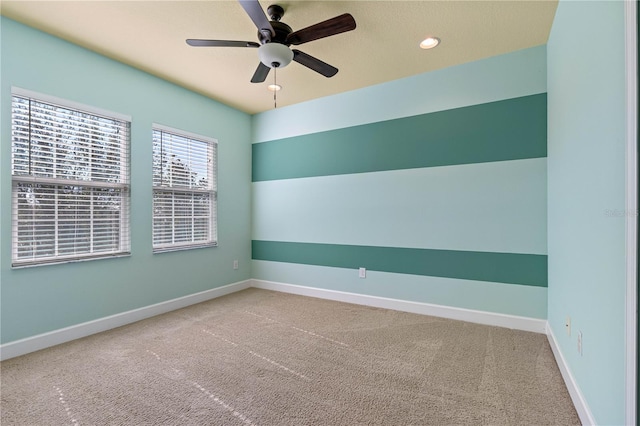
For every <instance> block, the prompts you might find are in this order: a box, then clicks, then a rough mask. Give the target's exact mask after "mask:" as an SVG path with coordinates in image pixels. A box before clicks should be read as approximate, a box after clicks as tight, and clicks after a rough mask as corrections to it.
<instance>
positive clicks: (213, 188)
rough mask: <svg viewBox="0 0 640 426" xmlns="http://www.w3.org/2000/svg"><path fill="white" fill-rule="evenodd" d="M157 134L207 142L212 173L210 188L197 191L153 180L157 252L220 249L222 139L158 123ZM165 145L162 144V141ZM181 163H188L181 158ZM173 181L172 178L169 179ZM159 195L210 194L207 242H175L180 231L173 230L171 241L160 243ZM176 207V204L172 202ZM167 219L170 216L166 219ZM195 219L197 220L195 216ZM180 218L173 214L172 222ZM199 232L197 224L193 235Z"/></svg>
mask: <svg viewBox="0 0 640 426" xmlns="http://www.w3.org/2000/svg"><path fill="white" fill-rule="evenodd" d="M155 132H160V133H161V134H162V133H165V134H170V135H173V136H177V137H179V138H185V139H189V140H191V141H195V142H198V143H205V144H207V145H208V147H209V149H210V150H211V151H210V153H209V154H210V155H211V158H210V161H208V172H207V179H208V182H209V186H208V188H206V189H205V188H194V187H185V186H172V185H171V184H170V183H169V182H168V181H167V183H163V184H160V185H158V184H157V182H156V180H155V179H154V181H153V194H152V198H153V202H152V204H153V206H152V209H153V221H152V246H153V252H154V253H162V252H167V251H176V250H189V249H197V248H203V247H216V246H217V245H218V224H217V217H218V215H217V211H218V188H217V181H218V176H217V171H218V140H217V139H215V138H212V137H209V136H203V135H200V134H196V133H192V132H188V131H185V130H180V129H176V128H173V127H169V126H165V125H162V124H157V123H154V124H153V126H152V140H153V138H155V136H154V135H155ZM161 143H162V142H161ZM152 145H153V148H152V149H153V168H154V176H155V174H156V173H157V171H156V167H157V158H156V156H157V155H158V153H157V152H156V148H155V143H154V142H152ZM180 160H183V161H184V160H185V159H184V158H181V159H180ZM161 173H162V170H161ZM169 180H171V179H169ZM161 181H162V182H164V180H163V179H161ZM158 194H164V195H172V196H175V195H176V194H183V195H187V196H189V195H191V196H194V197H195V196H196V195H197V194H208V196H209V211H208V233H207V238H206V239H197V240H194V239H193V238H192V240H191V241H175V240H176V229H175V228H174V227H173V225H172V228H171V239H172V241H171V242H162V243H160V242H157V241H156V238H157V235H156V220H157V219H160V217H162V216H156V212H157V207H158V206H157V205H156V199H157V197H156V196H157V195H158ZM172 206H174V208H175V205H174V204H173V202H172ZM163 217H165V218H166V217H167V216H163ZM191 217H192V219H193V218H195V216H194V215H192V216H191ZM175 218H176V216H175V215H173V214H172V215H171V219H172V220H175ZM194 230H195V225H193V228H192V232H193V234H195V232H194Z"/></svg>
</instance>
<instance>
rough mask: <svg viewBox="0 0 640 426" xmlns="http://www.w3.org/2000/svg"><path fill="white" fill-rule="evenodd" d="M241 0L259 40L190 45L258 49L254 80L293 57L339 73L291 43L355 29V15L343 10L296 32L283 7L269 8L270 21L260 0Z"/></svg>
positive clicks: (194, 42) (320, 70) (260, 79)
mask: <svg viewBox="0 0 640 426" xmlns="http://www.w3.org/2000/svg"><path fill="white" fill-rule="evenodd" d="M238 1H239V3H240V5H242V7H243V8H244V10H245V12H247V14H248V15H249V17H250V18H251V20H252V21H253V23H254V24H255V25H256V27H257V28H258V40H259V41H260V43H256V42H253V41H233V40H201V39H187V44H188V45H189V46H196V47H207V46H213V47H253V48H257V49H258V56H259V58H260V63H259V64H258V68H257V69H256V71H255V73H254V74H253V77H252V78H251V82H252V83H262V82H263V81H265V79H266V78H267V75H268V74H269V70H270V69H271V68H282V67H285V66H287V65H288V64H289V63H290V62H291V61H292V60H293V61H296V62H297V63H299V64H302V65H304V66H305V67H307V68H309V69H312V70H313V71H316V72H318V73H320V74H322V75H324V76H325V77H333V76H334V75H336V73H337V72H338V68H336V67H334V66H331V65H329V64H327V63H326V62H323V61H321V60H320V59H318V58H314V57H313V56H311V55H308V54H306V53H304V52H301V51H299V50H297V49H291V48H290V47H289V46H291V45H292V44H293V45H299V44H303V43H307V42H310V41H313V40H318V39H321V38H325V37H330V36H332V35H336V34H340V33H344V32H346V31H351V30H354V29H355V28H356V21H355V19H353V16H351V15H350V14H348V13H344V14H342V15H339V16H336V17H335V18H331V19H328V20H326V21H322V22H319V23H317V24H315V25H311V26H309V27H306V28H303V29H301V30H298V31H293V30H292V29H291V27H290V26H288V25H287V24H285V23H284V22H280V19H281V18H282V16H283V15H284V9H283V8H282V7H281V6H279V5H277V4H273V5H271V6H269V7H268V8H267V13H268V14H269V17H270V18H271V20H270V21H269V19H267V16H266V15H265V13H264V11H263V10H262V7H261V6H260V3H259V2H258V0H238Z"/></svg>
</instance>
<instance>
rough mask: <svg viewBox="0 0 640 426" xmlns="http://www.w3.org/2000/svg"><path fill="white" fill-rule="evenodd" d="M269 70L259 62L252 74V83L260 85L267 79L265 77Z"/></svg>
mask: <svg viewBox="0 0 640 426" xmlns="http://www.w3.org/2000/svg"><path fill="white" fill-rule="evenodd" d="M270 70H271V68H269V67H268V66H266V65H265V64H263V63H262V62H260V63H259V64H258V68H256V72H254V73H253V77H251V82H252V83H262V82H263V81H265V80H266V79H267V75H269V71H270Z"/></svg>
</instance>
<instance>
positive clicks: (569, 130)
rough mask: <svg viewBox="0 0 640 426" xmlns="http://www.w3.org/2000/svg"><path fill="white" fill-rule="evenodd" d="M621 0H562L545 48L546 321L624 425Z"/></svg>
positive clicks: (603, 419)
mask: <svg viewBox="0 0 640 426" xmlns="http://www.w3.org/2000/svg"><path fill="white" fill-rule="evenodd" d="M623 3H624V2H622V1H606V2H597V1H579V2H578V1H576V2H573V1H561V2H560V5H559V6H558V10H557V12H556V17H555V21H554V24H553V27H552V31H551V35H550V38H549V42H548V45H547V52H548V59H547V64H548V113H549V142H548V169H549V171H548V173H549V174H548V179H549V182H548V185H549V188H548V197H549V201H548V205H549V213H548V221H549V223H548V227H549V233H548V246H549V318H548V320H549V325H550V326H551V328H552V330H553V333H554V335H555V336H556V338H557V340H558V344H559V346H560V350H561V352H562V353H563V355H564V357H565V359H566V360H567V363H568V365H569V368H570V370H571V372H572V374H573V376H574V378H575V380H576V382H577V384H578V386H579V388H580V389H581V391H582V393H583V395H584V397H585V399H586V402H587V404H588V405H589V407H590V409H591V411H592V414H593V416H594V418H595V420H596V422H597V423H598V424H603V425H604V424H607V425H621V424H624V399H625V394H624V389H625V373H624V365H625V338H624V330H625V217H624V209H625V140H624V137H625V130H624V129H625V121H624V116H625V57H624V45H625V42H624V4H623ZM567 316H570V317H571V321H572V323H571V324H572V333H571V336H568V335H567V333H566V331H565V318H566V317H567ZM578 331H582V333H583V336H584V337H583V355H582V356H580V354H579V353H578V350H577V333H578Z"/></svg>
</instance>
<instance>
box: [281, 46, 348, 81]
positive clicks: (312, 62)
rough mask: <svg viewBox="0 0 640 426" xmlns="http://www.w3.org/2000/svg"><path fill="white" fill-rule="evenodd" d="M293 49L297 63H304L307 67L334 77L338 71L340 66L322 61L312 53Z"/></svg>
mask: <svg viewBox="0 0 640 426" xmlns="http://www.w3.org/2000/svg"><path fill="white" fill-rule="evenodd" d="M291 50H292V51H293V60H294V61H296V62H297V63H299V64H301V65H304V66H305V67H307V68H309V69H312V70H314V71H315V72H318V73H320V74H322V75H324V76H325V77H333V76H334V75H336V74H337V73H338V68H336V67H334V66H331V65H329V64H327V63H326V62H323V61H321V60H320V59H318V58H314V57H313V56H311V55H307V54H306V53H304V52H301V51H299V50H297V49H291Z"/></svg>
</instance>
